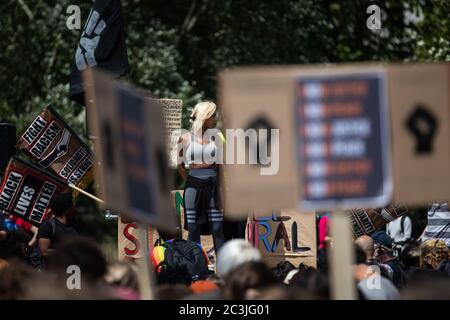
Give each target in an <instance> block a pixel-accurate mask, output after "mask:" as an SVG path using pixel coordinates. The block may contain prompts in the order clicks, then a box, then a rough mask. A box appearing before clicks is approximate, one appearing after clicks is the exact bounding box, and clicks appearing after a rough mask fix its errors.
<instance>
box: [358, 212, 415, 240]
mask: <svg viewBox="0 0 450 320" xmlns="http://www.w3.org/2000/svg"><path fill="white" fill-rule="evenodd" d="M407 212H408V208H407V207H406V206H405V205H392V206H389V207H386V208H379V209H353V210H351V211H350V213H349V218H350V223H351V226H352V230H353V236H354V237H355V238H357V237H359V236H362V235H364V234H369V235H370V234H371V233H372V232H374V231H375V230H377V229H378V228H381V227H383V226H385V225H386V224H388V223H389V222H391V221H393V220H395V219H397V218H399V217H401V216H402V215H404V214H406V213H407Z"/></svg>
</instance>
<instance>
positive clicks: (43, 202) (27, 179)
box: [0, 158, 66, 227]
mask: <svg viewBox="0 0 450 320" xmlns="http://www.w3.org/2000/svg"><path fill="white" fill-rule="evenodd" d="M65 189H66V186H65V184H64V182H63V181H61V180H60V179H58V178H57V177H54V176H51V175H49V174H48V173H46V172H44V171H42V170H40V169H39V168H37V167H35V166H33V165H32V164H30V163H27V162H25V161H23V160H20V159H19V158H11V160H10V161H9V164H8V166H7V168H6V170H5V173H4V176H3V180H2V185H1V188H0V209H2V210H4V211H6V212H8V213H10V214H12V215H15V216H17V217H19V218H21V219H23V220H25V221H26V222H29V223H31V224H32V225H34V226H36V227H39V225H40V224H41V222H42V221H43V220H45V219H46V218H47V215H48V213H49V206H50V201H51V199H52V197H53V196H54V195H55V194H57V193H60V192H62V191H64V190H65Z"/></svg>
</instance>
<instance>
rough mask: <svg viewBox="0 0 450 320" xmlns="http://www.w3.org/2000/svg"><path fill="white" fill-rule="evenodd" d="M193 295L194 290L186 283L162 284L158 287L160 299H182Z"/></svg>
mask: <svg viewBox="0 0 450 320" xmlns="http://www.w3.org/2000/svg"><path fill="white" fill-rule="evenodd" d="M187 297H192V290H191V289H190V288H189V287H188V286H187V285H186V284H162V285H158V286H157V288H156V298H157V299H158V300H181V299H184V298H187Z"/></svg>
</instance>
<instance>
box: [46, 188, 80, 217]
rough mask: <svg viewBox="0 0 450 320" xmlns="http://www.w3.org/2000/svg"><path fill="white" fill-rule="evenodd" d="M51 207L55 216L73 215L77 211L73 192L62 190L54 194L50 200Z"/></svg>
mask: <svg viewBox="0 0 450 320" xmlns="http://www.w3.org/2000/svg"><path fill="white" fill-rule="evenodd" d="M50 209H51V212H52V214H54V215H55V217H63V216H65V217H68V218H71V217H73V216H74V215H75V214H76V211H75V209H74V204H73V199H72V194H71V193H70V192H62V193H59V194H56V195H54V196H53V198H52V200H51V202H50Z"/></svg>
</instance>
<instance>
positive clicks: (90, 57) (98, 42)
mask: <svg viewBox="0 0 450 320" xmlns="http://www.w3.org/2000/svg"><path fill="white" fill-rule="evenodd" d="M89 67H98V68H99V69H102V70H106V71H108V72H109V73H111V74H112V75H113V76H114V77H115V78H116V79H117V78H120V77H122V76H124V75H125V74H127V73H128V69H129V65H128V55H127V47H126V44H125V27H124V21H123V12H122V5H121V3H120V0H96V1H95V3H94V5H93V6H92V9H91V12H90V13H89V17H88V19H87V21H86V25H85V27H84V29H83V33H82V34H81V39H80V42H79V44H78V48H77V51H76V53H75V64H74V65H73V68H72V74H71V76H70V96H69V97H70V99H72V100H74V101H75V102H77V103H79V104H82V105H86V103H85V101H84V91H85V88H84V87H83V79H82V78H81V73H80V71H83V70H84V69H87V68H89Z"/></svg>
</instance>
